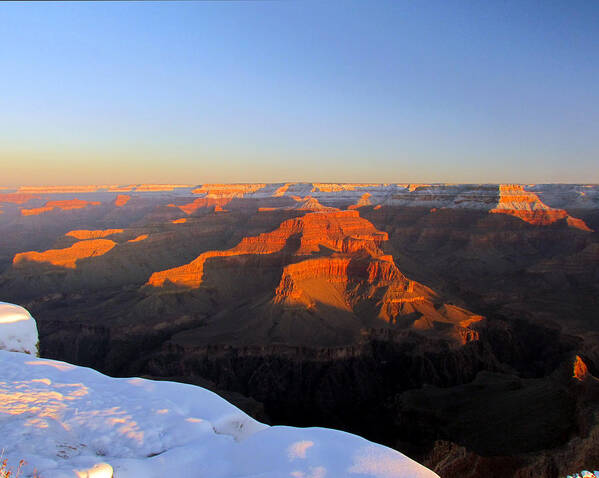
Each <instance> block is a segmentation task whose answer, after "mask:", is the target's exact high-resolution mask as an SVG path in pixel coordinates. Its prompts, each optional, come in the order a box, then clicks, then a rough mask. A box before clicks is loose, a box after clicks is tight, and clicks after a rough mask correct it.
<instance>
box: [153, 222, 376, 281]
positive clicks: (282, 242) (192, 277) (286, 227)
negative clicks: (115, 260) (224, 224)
mask: <svg viewBox="0 0 599 478" xmlns="http://www.w3.org/2000/svg"><path fill="white" fill-rule="evenodd" d="M355 235H362V236H365V237H367V238H368V239H370V240H371V242H372V244H374V245H376V243H377V241H378V242H380V241H382V240H383V239H384V238H385V237H386V234H385V233H382V232H379V231H377V230H376V228H375V227H374V226H373V225H372V224H371V223H370V222H368V221H366V220H364V219H362V218H360V216H359V214H358V212H357V211H343V212H333V213H313V214H306V215H305V216H302V217H301V218H297V219H290V220H288V221H284V222H283V223H282V224H281V225H280V226H279V228H277V229H276V230H274V231H273V232H269V233H264V234H260V235H259V236H255V237H246V238H244V239H243V240H242V241H241V242H240V243H239V244H238V245H237V246H235V247H234V248H232V249H229V250H226V251H208V252H205V253H204V254H202V255H200V256H199V257H198V258H197V259H195V260H194V261H192V262H191V263H189V264H187V265H184V266H181V267H176V268H174V269H169V270H166V271H161V272H156V273H154V274H152V276H151V277H150V279H149V280H148V284H149V285H153V286H155V287H160V286H162V285H163V284H164V283H165V281H167V280H168V281H169V282H171V283H172V284H176V285H181V286H187V287H199V286H200V285H201V283H202V274H203V269H204V264H205V263H206V261H207V260H208V259H211V258H214V257H227V256H239V255H246V254H273V253H275V252H279V251H281V250H282V249H283V248H284V247H285V246H286V245H287V243H288V241H289V240H290V239H291V238H292V237H294V236H298V237H299V246H298V247H297V248H296V250H295V251H294V252H295V254H298V255H306V254H311V253H313V252H316V251H318V250H320V247H321V246H323V247H328V248H331V249H335V250H341V249H342V248H343V247H344V243H345V244H346V247H347V244H350V243H352V242H355V241H359V240H360V239H359V238H356V239H354V238H353V236H355Z"/></svg>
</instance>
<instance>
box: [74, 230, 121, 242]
mask: <svg viewBox="0 0 599 478" xmlns="http://www.w3.org/2000/svg"><path fill="white" fill-rule="evenodd" d="M122 232H124V230H123V229H97V230H89V229H78V230H75V231H69V232H67V233H66V234H65V236H71V237H74V238H75V239H79V240H81V241H84V240H86V239H102V238H103V237H107V236H111V235H113V234H120V233H122Z"/></svg>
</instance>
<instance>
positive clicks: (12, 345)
mask: <svg viewBox="0 0 599 478" xmlns="http://www.w3.org/2000/svg"><path fill="white" fill-rule="evenodd" d="M37 340H38V339H37V327H36V325H35V320H33V317H31V315H30V314H29V312H27V310H26V309H24V308H23V307H19V306H18V305H14V304H8V303H6V302H0V350H10V351H12V352H25V353H28V354H32V355H36V354H37Z"/></svg>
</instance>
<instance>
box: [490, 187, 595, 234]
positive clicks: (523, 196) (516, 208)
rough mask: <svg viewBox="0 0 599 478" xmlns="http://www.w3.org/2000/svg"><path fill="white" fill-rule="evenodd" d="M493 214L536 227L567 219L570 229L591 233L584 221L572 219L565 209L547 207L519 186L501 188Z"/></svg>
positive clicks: (492, 210) (533, 194) (531, 193)
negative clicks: (515, 219)
mask: <svg viewBox="0 0 599 478" xmlns="http://www.w3.org/2000/svg"><path fill="white" fill-rule="evenodd" d="M490 212H491V213H499V214H509V215H511V216H515V217H517V218H519V219H522V220H523V221H526V222H528V223H529V224H533V225H535V226H547V225H549V224H552V223H554V222H556V221H559V220H561V219H567V223H568V225H569V226H570V227H574V228H577V229H581V230H583V231H590V230H591V229H590V228H589V227H588V226H587V225H586V224H585V222H584V221H583V220H582V219H577V218H574V217H571V216H570V215H569V214H568V212H567V211H565V210H564V209H554V208H552V207H549V206H547V205H546V204H545V203H543V201H541V200H540V199H539V197H538V196H537V195H536V194H535V193H533V192H529V191H526V190H525V189H524V187H523V186H522V185H519V184H502V185H500V186H499V202H498V203H497V206H496V207H495V208H493V209H491V211H490Z"/></svg>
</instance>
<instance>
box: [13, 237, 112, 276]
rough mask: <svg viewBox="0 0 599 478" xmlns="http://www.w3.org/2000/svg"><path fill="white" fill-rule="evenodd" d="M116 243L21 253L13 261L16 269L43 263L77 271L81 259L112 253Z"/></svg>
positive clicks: (94, 242)
mask: <svg viewBox="0 0 599 478" xmlns="http://www.w3.org/2000/svg"><path fill="white" fill-rule="evenodd" d="M114 246H116V242H114V241H111V240H109V239H92V240H89V241H79V242H76V243H75V244H73V245H72V246H71V247H67V248H66V249H50V250H47V251H44V252H36V251H30V252H21V253H19V254H16V255H15V257H14V259H13V266H14V267H23V266H25V265H26V264H27V262H42V263H48V264H51V265H53V266H58V267H66V268H69V269H75V268H76V267H77V261H78V260H79V259H86V258H88V257H95V256H101V255H103V254H106V253H107V252H108V251H110V250H111V249H112V248H113V247H114Z"/></svg>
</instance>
